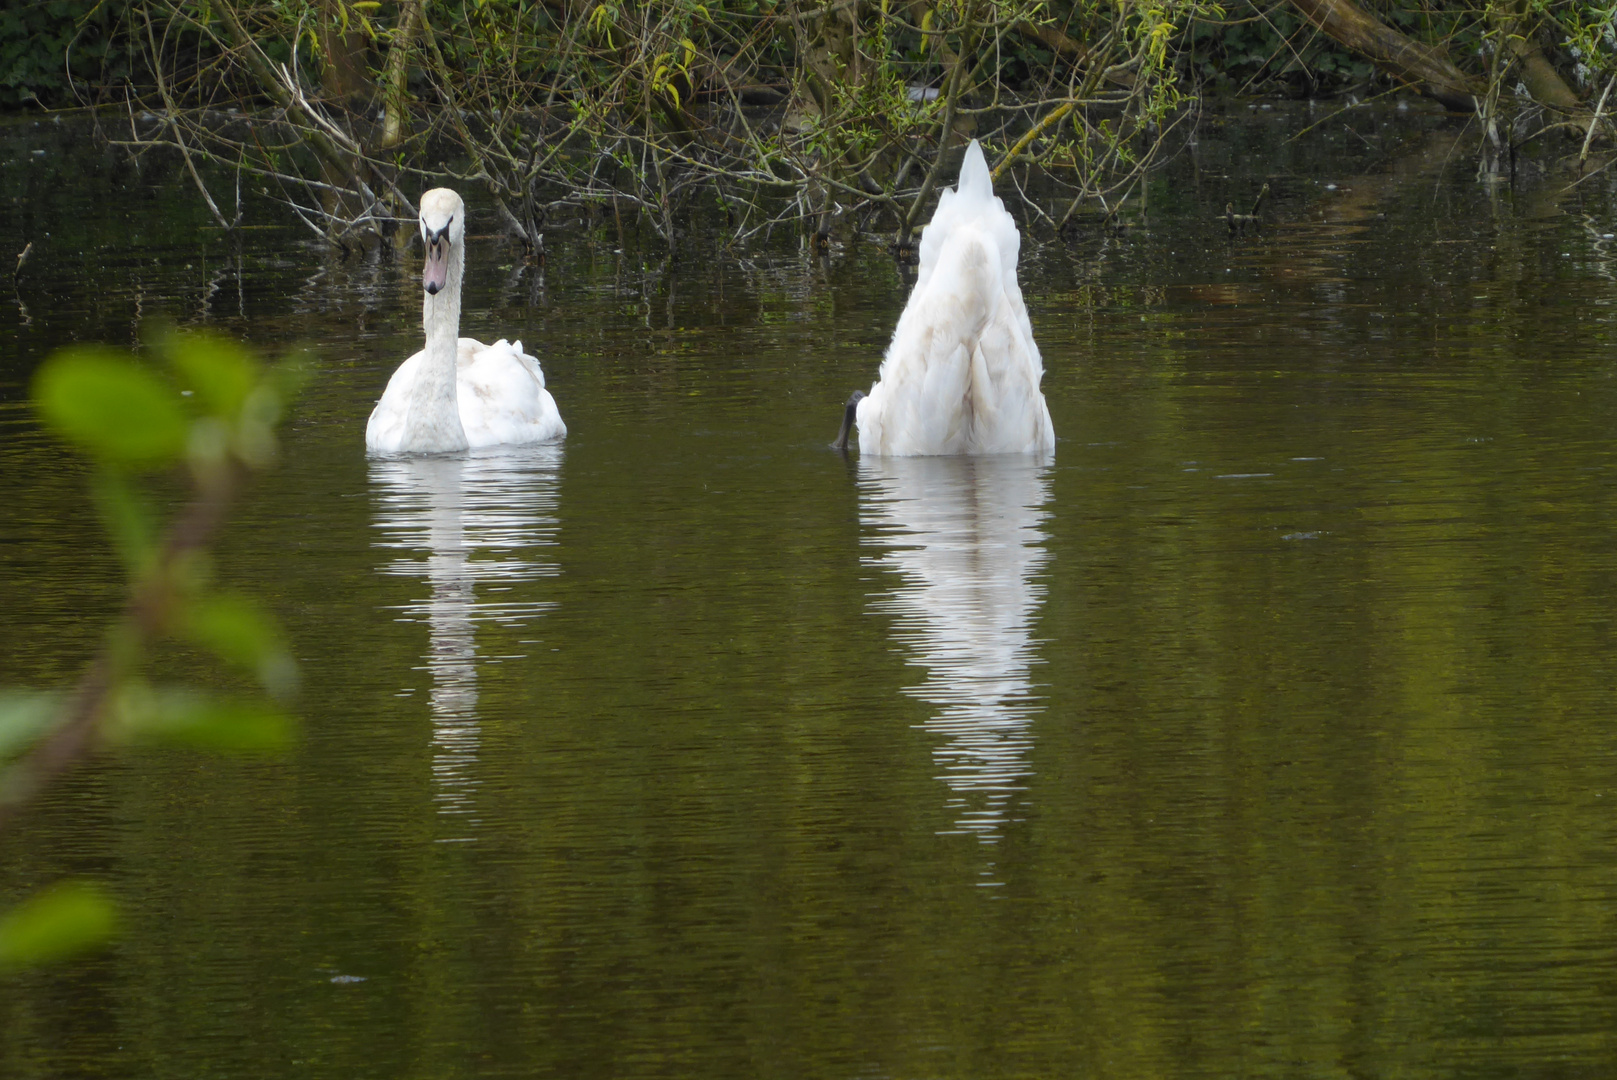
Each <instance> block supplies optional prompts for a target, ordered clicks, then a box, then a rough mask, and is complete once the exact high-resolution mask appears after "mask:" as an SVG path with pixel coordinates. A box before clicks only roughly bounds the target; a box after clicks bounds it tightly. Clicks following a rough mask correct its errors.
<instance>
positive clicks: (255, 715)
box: [115, 686, 292, 751]
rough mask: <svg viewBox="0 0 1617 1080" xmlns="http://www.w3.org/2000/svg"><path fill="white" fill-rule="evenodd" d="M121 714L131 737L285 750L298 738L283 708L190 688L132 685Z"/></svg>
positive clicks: (119, 717)
mask: <svg viewBox="0 0 1617 1080" xmlns="http://www.w3.org/2000/svg"><path fill="white" fill-rule="evenodd" d="M115 716H116V718H117V721H118V726H119V728H120V729H121V730H119V731H118V734H121V735H123V736H125V737H127V738H135V739H141V740H158V741H162V742H173V743H183V744H186V745H189V746H200V747H205V748H207V749H210V750H237V751H263V750H282V749H285V748H286V747H287V746H288V745H289V744H290V743H291V741H292V720H291V718H290V717H288V716H287V715H286V714H285V713H283V712H281V711H279V710H278V709H275V708H273V707H271V706H269V705H263V704H258V703H254V702H239V701H225V700H220V699H218V698H214V697H211V696H209V695H207V694H203V693H201V692H199V691H195V690H188V689H176V688H165V689H153V688H151V687H146V686H132V687H130V688H129V690H128V691H127V692H125V693H124V694H123V696H122V697H121V698H120V700H119V702H118V705H117V710H116V713H115Z"/></svg>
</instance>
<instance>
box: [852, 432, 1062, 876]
mask: <svg viewBox="0 0 1617 1080" xmlns="http://www.w3.org/2000/svg"><path fill="white" fill-rule="evenodd" d="M1047 473H1048V470H1047V467H1046V465H1045V463H1044V462H1043V461H1041V460H1039V459H1036V458H1031V457H1024V456H1022V455H997V456H993V457H914V458H881V457H875V456H864V457H861V458H860V460H859V479H860V486H861V488H862V491H861V496H860V503H861V509H860V518H861V520H862V521H863V522H864V523H865V524H866V525H867V526H871V527H873V529H874V533H873V535H870V536H867V538H866V540H865V543H866V544H868V545H869V546H871V547H874V548H878V549H881V550H880V553H879V554H875V555H868V556H866V559H865V561H866V563H867V564H868V565H870V566H874V567H877V568H880V569H884V570H890V571H893V572H894V573H895V574H896V576H897V577H898V583H897V584H896V585H895V586H894V587H893V588H892V589H891V590H890V591H889V592H888V593H887V595H885V596H883V597H881V598H879V599H878V600H877V601H876V603H875V605H874V609H875V610H876V611H878V612H882V613H884V614H887V615H889V616H890V617H891V618H892V620H893V636H894V638H895V639H896V640H897V641H898V642H899V644H900V645H902V646H903V647H904V648H905V650H906V651H907V652H908V654H909V662H910V663H911V664H913V665H915V666H917V667H919V668H922V669H923V670H924V671H925V673H926V675H925V678H924V679H923V680H922V681H921V682H920V684H919V685H917V686H913V687H910V688H909V689H907V690H906V691H905V693H907V694H910V695H911V696H913V697H916V698H919V699H920V700H922V701H925V702H927V703H928V704H931V705H934V706H936V707H937V712H936V713H935V714H934V715H933V717H932V719H930V720H928V721H927V722H926V723H925V724H924V725H922V726H923V727H924V728H925V729H926V730H927V731H930V732H933V733H934V734H936V735H937V736H938V737H939V739H940V740H941V741H940V742H939V744H938V746H937V748H936V749H935V750H934V751H933V756H934V758H935V759H936V761H937V763H938V766H939V768H940V769H941V770H942V772H941V774H940V776H939V779H941V780H942V781H943V782H944V783H945V784H947V785H948V786H949V788H950V790H951V791H952V793H953V795H952V798H951V799H950V804H951V805H952V806H954V807H956V808H957V813H958V817H957V818H956V821H955V827H956V829H958V830H959V831H961V832H964V833H967V834H971V835H975V836H976V837H977V838H978V839H979V840H980V841H982V842H983V843H989V844H991V843H996V842H998V840H999V837H1000V829H1001V826H1002V825H1003V824H1004V822H1005V821H1006V819H1007V816H1008V814H1009V813H1010V812H1011V804H1012V799H1013V797H1014V796H1015V794H1016V793H1017V792H1019V791H1022V790H1023V789H1024V787H1025V780H1026V778H1027V777H1028V776H1029V775H1030V774H1031V773H1032V767H1031V766H1030V765H1029V763H1028V751H1029V748H1030V747H1031V745H1032V741H1033V740H1032V734H1031V730H1030V728H1031V725H1032V721H1033V717H1034V715H1035V714H1036V713H1037V712H1038V711H1039V710H1040V709H1041V708H1042V702H1041V701H1040V700H1039V698H1037V697H1036V696H1035V694H1034V690H1033V681H1032V669H1033V665H1034V664H1036V663H1039V662H1040V660H1039V657H1038V655H1037V653H1036V652H1035V648H1034V646H1035V644H1036V643H1035V641H1034V639H1033V621H1034V619H1035V618H1036V617H1037V614H1038V608H1039V605H1040V603H1041V601H1042V600H1043V598H1044V586H1043V584H1042V582H1041V581H1040V580H1039V579H1040V576H1041V571H1042V569H1043V567H1044V564H1045V563H1046V562H1047V561H1048V560H1049V557H1050V556H1049V552H1047V551H1046V550H1045V549H1044V547H1043V546H1042V544H1043V541H1044V540H1045V534H1044V532H1043V531H1042V528H1041V526H1042V525H1043V522H1044V519H1045V516H1046V515H1045V510H1044V504H1045V502H1046V501H1047V500H1048V499H1049V494H1050V491H1049V479H1048V475H1047Z"/></svg>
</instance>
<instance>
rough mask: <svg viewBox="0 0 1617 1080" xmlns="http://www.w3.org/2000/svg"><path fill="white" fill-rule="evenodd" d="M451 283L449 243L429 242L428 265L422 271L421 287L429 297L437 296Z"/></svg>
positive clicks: (444, 241) (441, 241)
mask: <svg viewBox="0 0 1617 1080" xmlns="http://www.w3.org/2000/svg"><path fill="white" fill-rule="evenodd" d="M448 281H449V241H448V240H447V239H444V240H429V241H428V242H427V265H426V268H425V269H423V270H422V271H421V285H422V287H423V288H425V289H426V290H427V295H428V296H437V295H438V293H439V291H440V290H442V289H443V287H444V285H446V284H447V283H448Z"/></svg>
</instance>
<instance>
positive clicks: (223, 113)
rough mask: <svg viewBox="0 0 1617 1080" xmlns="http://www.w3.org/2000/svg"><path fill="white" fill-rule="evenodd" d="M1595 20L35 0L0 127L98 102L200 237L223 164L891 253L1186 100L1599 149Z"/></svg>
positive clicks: (512, 209) (1436, 5)
mask: <svg viewBox="0 0 1617 1080" xmlns="http://www.w3.org/2000/svg"><path fill="white" fill-rule="evenodd" d="M1614 18H1617V12H1613V11H1610V10H1604V9H1598V8H1596V7H1595V6H1593V5H1592V4H1584V3H1575V2H1561V3H1556V2H1550V3H1542V2H1535V3H1531V4H1529V3H1526V2H1525V0H1491V2H1489V3H1486V4H1483V5H1480V6H1478V5H1468V4H1460V3H1451V2H1430V0H1428V2H1424V3H1421V4H1414V3H1409V2H1394V3H1382V4H1379V5H1377V6H1374V7H1372V6H1368V5H1367V6H1359V5H1358V4H1356V3H1355V0H1284V2H1277V3H1266V2H1263V0H1257V2H1253V0H1239V2H1238V3H1235V4H1232V5H1230V6H1228V7H1226V6H1222V5H1219V4H1216V3H1212V2H1210V0H1125V2H1108V0H1077V2H1068V0H1051V2H1048V3H1045V2H1040V0H784V2H769V0H713V2H712V3H701V2H696V0H669V2H666V3H661V4H630V3H624V2H622V0H385V2H381V0H354V2H350V0H290V2H276V3H263V2H255V0H48V2H36V3H31V4H27V5H24V6H21V7H17V6H13V7H11V8H9V9H8V10H7V11H6V12H5V13H4V14H0V104H3V105H6V106H9V107H11V108H37V107H45V108H57V107H66V106H82V105H100V106H109V105H110V106H115V107H118V108H120V109H125V110H127V112H128V118H127V119H128V122H127V123H125V124H123V125H122V127H121V130H122V132H123V134H122V135H121V136H115V137H114V139H115V141H118V142H121V143H123V144H125V145H127V146H128V147H130V148H131V149H133V150H135V151H141V150H145V149H148V148H152V147H165V148H168V149H171V150H175V151H178V152H179V153H181V154H182V155H183V156H184V158H185V163H186V167H187V170H188V172H189V173H190V175H191V176H192V177H193V179H194V181H195V183H196V186H197V188H198V190H199V192H200V193H201V195H202V197H203V198H204V199H206V200H207V202H208V205H209V208H210V210H211V211H212V212H213V214H214V216H215V217H216V219H217V220H218V222H219V224H220V225H221V226H223V227H226V228H229V227H232V226H233V225H234V224H236V221H235V220H233V218H232V211H231V208H230V207H229V206H228V205H227V202H228V200H227V199H225V198H224V196H223V194H222V192H216V191H214V190H212V187H217V186H218V185H220V184H221V181H220V180H219V167H220V166H225V167H228V168H229V169H230V170H232V171H233V172H234V174H235V176H236V177H237V178H238V181H239V179H240V177H242V176H244V175H245V176H248V177H250V178H251V181H250V182H251V183H253V184H254V185H256V186H258V187H259V188H261V189H263V190H265V191H267V192H270V193H271V194H274V195H277V196H278V197H280V198H283V199H284V200H285V201H286V202H288V203H289V204H291V205H292V206H293V207H294V208H296V210H297V211H298V213H299V214H300V215H301V216H302V217H303V219H304V220H305V221H306V222H307V223H308V224H309V226H310V227H311V228H313V229H315V230H316V231H318V232H320V233H321V234H322V235H323V236H326V237H328V238H330V239H331V240H332V241H333V242H334V243H336V244H338V245H340V246H344V247H347V246H350V245H353V244H362V243H366V242H372V241H375V240H379V239H381V238H383V237H386V236H388V235H390V234H391V233H392V231H393V229H394V226H395V224H396V222H397V221H398V220H399V219H400V218H403V217H408V216H412V215H413V212H414V211H413V206H412V204H411V201H410V198H409V196H408V195H407V192H410V191H414V190H419V189H420V182H421V181H425V180H428V179H433V178H441V177H443V176H444V175H446V173H447V174H448V175H450V176H453V177H457V178H458V181H459V182H461V183H463V184H471V185H477V186H482V187H483V188H485V189H486V191H487V194H488V195H489V197H490V199H491V201H492V202H493V204H494V206H495V208H496V210H497V212H498V214H499V216H500V217H501V219H502V222H503V224H504V225H505V226H506V227H507V228H508V229H509V230H510V231H511V232H512V233H513V234H514V235H516V236H518V237H519V238H521V239H522V240H523V241H524V242H525V243H526V244H527V245H528V246H529V247H530V248H531V249H533V250H535V251H538V250H539V249H540V248H541V246H542V239H541V236H542V229H543V227H544V224H545V220H546V217H547V215H549V214H552V213H554V211H555V209H556V208H557V207H558V205H561V204H573V205H575V206H577V205H583V206H586V207H593V208H596V209H600V210H601V212H604V213H612V214H616V215H617V216H618V217H619V219H620V220H621V218H622V216H623V215H624V214H625V213H627V214H630V215H632V217H633V219H634V221H635V222H636V223H637V224H644V225H646V226H648V227H649V228H650V229H651V230H652V231H654V232H655V233H657V234H658V236H660V237H661V238H662V239H664V240H670V239H671V238H672V235H673V231H674V227H675V226H674V222H675V219H676V217H677V215H678V212H679V211H680V209H681V208H682V207H684V206H686V205H687V204H688V203H689V202H690V200H691V199H692V198H694V197H696V196H697V195H699V194H701V195H703V196H704V197H712V198H714V199H716V200H717V202H718V204H719V206H720V207H721V208H722V209H723V211H724V212H725V214H726V215H727V216H728V217H729V219H730V220H731V221H732V222H733V223H734V228H735V235H736V237H737V239H738V240H744V239H745V238H746V237H747V236H749V235H752V234H755V233H758V232H760V231H763V230H767V229H770V228H772V227H773V226H774V225H776V224H778V223H780V222H782V221H786V220H802V221H806V222H808V224H809V228H810V229H811V230H812V231H813V232H814V233H815V234H816V235H817V236H819V237H822V238H823V237H825V236H827V235H829V233H830V230H831V228H832V226H833V223H834V222H836V221H839V220H846V221H851V222H852V223H853V224H854V227H856V228H862V229H878V228H879V229H883V230H886V229H892V230H893V231H894V232H895V234H896V239H897V242H898V243H899V244H900V245H901V246H902V245H903V244H906V243H907V242H908V241H909V238H910V236H911V234H912V231H913V229H914V227H915V226H916V225H918V224H919V220H918V219H919V218H920V216H921V214H922V212H923V208H924V207H925V206H926V205H927V204H928V198H929V196H930V195H931V194H932V192H933V191H934V190H935V187H936V185H937V182H938V179H939V174H940V171H941V167H942V166H943V163H944V162H945V161H946V160H947V158H948V156H947V155H946V154H945V153H942V151H945V150H947V149H948V148H949V146H950V145H953V144H956V143H958V142H959V141H960V140H962V139H964V138H968V137H978V138H981V139H983V140H984V142H985V144H986V145H987V146H988V147H989V150H990V160H992V161H994V162H997V165H996V169H995V172H996V177H998V176H1000V175H1001V174H1003V173H1004V172H1005V171H1006V170H1010V171H1011V174H1012V179H1013V180H1014V181H1015V183H1014V184H1013V185H1012V187H1013V188H1014V189H1015V190H1008V191H1007V194H1008V195H1010V196H1011V197H1012V198H1013V199H1014V198H1015V197H1016V194H1017V192H1019V191H1020V190H1021V185H1022V183H1023V182H1024V181H1025V180H1026V179H1027V178H1029V176H1030V174H1031V173H1032V172H1034V171H1037V172H1038V174H1039V179H1040V183H1041V185H1042V187H1043V189H1044V190H1046V191H1048V190H1050V188H1051V186H1052V185H1054V186H1055V188H1056V189H1057V190H1058V191H1060V192H1062V193H1063V194H1062V195H1061V197H1060V199H1059V200H1056V201H1053V202H1052V201H1046V202H1045V203H1044V204H1042V205H1041V204H1040V203H1037V202H1034V201H1031V200H1025V202H1026V207H1027V215H1028V218H1029V220H1030V223H1032V224H1035V225H1041V226H1046V227H1048V228H1050V229H1053V230H1056V231H1059V230H1061V229H1063V228H1065V227H1066V226H1067V225H1069V224H1070V223H1071V222H1073V221H1074V220H1076V219H1078V218H1079V217H1080V216H1083V215H1094V214H1100V215H1103V216H1110V215H1112V214H1114V213H1115V212H1116V211H1117V208H1118V206H1119V205H1120V204H1122V203H1125V202H1127V201H1128V200H1129V199H1130V197H1131V195H1132V194H1133V193H1135V192H1138V191H1140V190H1142V185H1141V181H1142V180H1143V178H1144V176H1145V175H1146V173H1147V172H1148V171H1149V170H1150V169H1151V168H1152V167H1153V166H1154V165H1156V164H1159V163H1160V162H1161V160H1162V159H1163V157H1164V155H1165V154H1168V153H1171V152H1173V150H1174V149H1175V147H1176V146H1178V145H1180V144H1182V141H1183V138H1184V136H1185V134H1186V133H1187V132H1188V131H1189V130H1190V127H1191V126H1192V124H1193V121H1194V117H1195V112H1196V108H1197V106H1198V104H1199V103H1200V102H1202V101H1204V100H1206V99H1207V98H1208V97H1209V96H1210V95H1228V94H1241V93H1253V92H1261V93H1284V94H1289V95H1307V96H1335V97H1340V98H1347V99H1350V100H1352V101H1359V100H1364V99H1367V98H1371V97H1374V96H1376V95H1379V94H1383V93H1388V92H1395V91H1400V90H1410V91H1416V92H1419V93H1422V94H1424V95H1426V96H1428V97H1430V98H1432V99H1434V100H1435V101H1437V102H1439V103H1441V104H1442V105H1444V106H1446V107H1447V108H1449V109H1453V110H1458V111H1464V112H1467V113H1471V114H1473V115H1475V116H1476V117H1477V118H1478V120H1479V121H1480V123H1479V131H1480V132H1481V137H1480V139H1479V145H1480V146H1481V147H1482V148H1483V151H1484V154H1485V156H1486V155H1488V154H1491V155H1492V156H1493V157H1494V158H1495V159H1497V160H1502V159H1505V158H1506V157H1507V156H1508V155H1507V153H1506V151H1507V150H1508V151H1509V152H1510V153H1511V154H1514V153H1515V152H1516V151H1519V150H1522V149H1524V148H1526V147H1529V146H1531V145H1532V144H1534V143H1535V142H1536V143H1537V144H1538V145H1539V146H1546V145H1549V144H1550V143H1551V142H1552V140H1547V139H1544V138H1543V135H1544V133H1546V132H1554V131H1562V132H1565V133H1566V134H1568V135H1570V136H1572V137H1573V138H1572V141H1571V143H1570V145H1572V146H1573V147H1574V148H1575V149H1574V152H1579V153H1581V155H1582V156H1587V154H1588V152H1589V146H1590V143H1591V141H1592V139H1593V137H1594V136H1595V135H1596V134H1599V133H1601V132H1603V131H1605V130H1607V129H1608V128H1609V127H1610V122H1609V119H1608V118H1607V113H1608V107H1609V106H1610V105H1612V104H1614V103H1613V102H1610V101H1608V93H1609V90H1610V87H1611V84H1612V78H1613V73H1614V72H1617V28H1614ZM210 185H212V187H210ZM237 186H238V188H239V183H238V185H237ZM237 201H238V205H239V199H238V200H237ZM1046 206H1054V207H1055V212H1054V213H1052V212H1050V211H1049V210H1047V209H1046ZM239 213H240V212H239V210H237V211H235V214H236V217H238V218H239Z"/></svg>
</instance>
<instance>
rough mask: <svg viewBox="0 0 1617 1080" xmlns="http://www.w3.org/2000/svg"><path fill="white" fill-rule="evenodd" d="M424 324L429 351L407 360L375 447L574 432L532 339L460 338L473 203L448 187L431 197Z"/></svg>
mask: <svg viewBox="0 0 1617 1080" xmlns="http://www.w3.org/2000/svg"><path fill="white" fill-rule="evenodd" d="M421 239H422V240H423V241H424V242H425V243H426V245H427V262H426V267H425V269H424V270H423V271H422V275H421V279H422V286H423V287H424V288H425V289H426V297H425V298H424V299H423V300H422V303H421V322H422V326H423V328H424V329H425V330H426V333H427V347H426V348H424V349H422V350H421V351H420V352H418V353H416V354H415V355H414V356H412V357H410V359H408V360H406V361H405V362H404V363H402V364H400V365H399V369H398V370H397V371H395V372H394V373H393V377H392V378H391V379H389V380H388V383H387V389H386V390H384V391H383V392H382V398H381V400H380V401H378V402H377V403H376V408H375V409H374V410H372V412H371V419H370V422H369V423H368V424H366V425H365V448H366V449H367V450H370V451H372V452H373V453H406V454H408V453H418V454H419V453H433V452H435V451H445V450H465V449H468V448H470V447H479V446H501V445H506V444H512V443H536V442H549V441H551V440H553V439H559V438H561V437H562V436H564V435H566V434H567V425H566V424H563V423H562V422H561V413H559V412H557V410H556V401H555V399H554V398H552V397H551V396H550V391H548V390H546V389H545V376H544V372H542V371H540V370H539V361H538V360H536V359H535V358H533V357H531V356H529V355H527V354H526V353H524V352H523V351H522V342H520V341H506V340H505V339H504V338H501V339H500V340H499V341H496V342H495V343H494V344H492V345H484V344H483V343H482V342H481V341H478V340H476V339H475V338H463V337H461V336H460V283H461V277H462V276H463V274H464V272H465V270H466V246H465V239H466V205H465V204H464V203H462V202H461V200H460V196H459V195H457V194H455V193H454V192H453V191H451V190H449V189H448V188H434V189H432V190H431V191H429V192H427V193H426V194H425V195H423V196H421Z"/></svg>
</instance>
